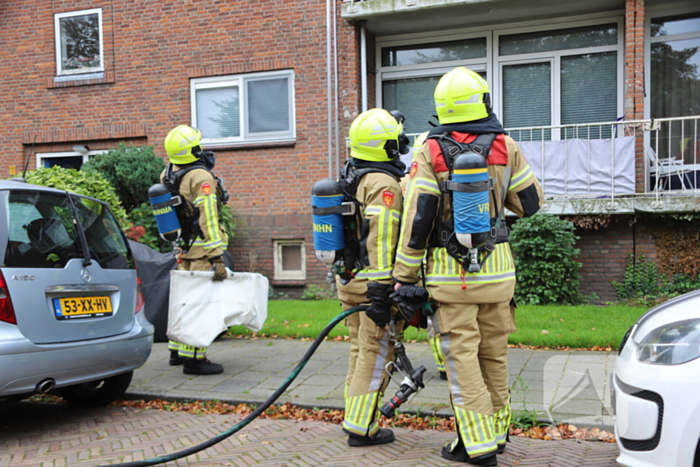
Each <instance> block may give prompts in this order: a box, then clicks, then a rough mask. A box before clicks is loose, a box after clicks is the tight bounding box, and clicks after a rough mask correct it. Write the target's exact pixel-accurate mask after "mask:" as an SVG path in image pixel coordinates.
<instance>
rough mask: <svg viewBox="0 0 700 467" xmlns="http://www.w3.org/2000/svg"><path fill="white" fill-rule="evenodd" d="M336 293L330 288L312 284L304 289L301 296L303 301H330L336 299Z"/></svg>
mask: <svg viewBox="0 0 700 467" xmlns="http://www.w3.org/2000/svg"><path fill="white" fill-rule="evenodd" d="M336 296H337V295H336V293H335V291H334V290H331V289H330V288H321V287H319V286H317V285H315V284H311V285H309V286H307V287H306V288H305V289H304V292H303V293H302V295H301V299H302V300H329V299H332V298H336Z"/></svg>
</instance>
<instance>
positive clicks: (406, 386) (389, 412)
mask: <svg viewBox="0 0 700 467" xmlns="http://www.w3.org/2000/svg"><path fill="white" fill-rule="evenodd" d="M425 371H426V368H425V367H424V366H420V367H419V368H418V369H416V370H414V371H413V373H412V374H411V376H410V377H408V378H406V379H404V381H403V383H401V386H400V387H399V390H398V391H396V395H394V397H392V398H391V399H389V402H387V403H386V404H384V405H382V407H381V408H380V409H379V411H380V412H381V414H382V415H384V416H385V417H386V418H392V417H393V416H394V415H395V413H396V409H398V408H399V407H401V406H402V405H403V403H404V402H406V401H407V400H408V398H409V397H411V395H412V394H414V393H416V392H418V389H419V388H423V387H425V385H424V384H423V374H424V373H425Z"/></svg>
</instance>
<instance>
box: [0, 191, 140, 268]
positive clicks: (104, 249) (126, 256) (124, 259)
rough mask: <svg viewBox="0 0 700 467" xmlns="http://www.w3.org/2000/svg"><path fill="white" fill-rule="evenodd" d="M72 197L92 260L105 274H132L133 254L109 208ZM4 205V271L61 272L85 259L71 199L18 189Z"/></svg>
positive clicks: (60, 195) (81, 198) (59, 194)
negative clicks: (117, 271) (127, 271)
mask: <svg viewBox="0 0 700 467" xmlns="http://www.w3.org/2000/svg"><path fill="white" fill-rule="evenodd" d="M71 197H72V200H73V203H72V205H73V206H74V207H75V211H76V214H77V218H78V221H79V222H80V225H81V226H82V228H83V230H84V232H85V237H86V240H87V245H88V248H89V251H90V258H91V259H92V260H93V261H96V262H98V263H99V264H100V266H101V267H102V268H104V269H132V268H133V265H134V262H133V258H132V256H131V252H130V250H129V248H128V246H127V244H126V240H125V238H124V235H123V234H122V232H121V229H120V228H119V224H118V223H117V221H116V219H115V218H114V216H113V215H112V213H111V212H110V211H109V209H108V208H107V207H106V205H104V204H102V203H100V202H98V201H95V200H92V199H88V198H83V197H81V196H77V195H71ZM4 200H5V201H4V204H5V206H3V210H4V211H5V215H6V216H7V224H6V225H7V226H8V233H7V245H6V247H5V260H4V264H3V267H18V268H19V267H22V268H62V267H64V266H65V264H66V263H67V262H68V261H69V260H71V259H73V258H84V256H85V255H84V254H83V247H82V244H81V241H80V237H79V234H78V230H77V227H76V225H75V224H74V222H73V219H74V217H75V216H74V213H73V208H72V207H71V203H70V202H69V200H68V198H67V195H65V194H63V193H50V192H43V191H37V190H14V191H12V192H10V194H9V196H8V197H6V198H4Z"/></svg>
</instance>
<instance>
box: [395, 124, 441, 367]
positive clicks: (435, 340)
mask: <svg viewBox="0 0 700 467" xmlns="http://www.w3.org/2000/svg"><path fill="white" fill-rule="evenodd" d="M427 137H428V132H427V131H426V132H425V133H421V134H420V135H418V136H416V139H415V141H414V142H413V147H412V153H413V155H415V154H417V153H418V151H420V148H421V147H422V146H423V143H425V139H426V138H427ZM408 178H409V177H408V176H405V177H404V178H402V179H401V190H402V192H403V195H404V196H406V188H408ZM423 264H424V265H425V258H423ZM421 271H422V269H421ZM417 285H419V286H423V280H422V277H421V280H420V281H419V283H418V284H417ZM432 319H433V317H432V316H428V317H427V322H428V328H427V330H428V343H429V344H430V350H431V352H432V354H433V360H435V367H436V368H437V371H438V374H439V375H440V379H443V380H446V379H447V373H446V372H445V356H444V355H442V350H440V336H439V335H438V334H436V333H435V329H434V328H433V326H432Z"/></svg>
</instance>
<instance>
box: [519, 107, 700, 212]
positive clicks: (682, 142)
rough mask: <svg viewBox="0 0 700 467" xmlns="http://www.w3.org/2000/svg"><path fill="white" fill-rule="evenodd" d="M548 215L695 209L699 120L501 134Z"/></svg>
mask: <svg viewBox="0 0 700 467" xmlns="http://www.w3.org/2000/svg"><path fill="white" fill-rule="evenodd" d="M507 130H508V133H509V134H510V136H511V137H513V139H515V140H516V141H518V143H519V145H520V147H521V149H522V151H523V154H524V155H525V157H526V158H527V160H528V162H529V163H530V166H531V168H532V170H533V172H534V173H535V175H536V176H537V179H538V180H539V182H540V184H541V186H542V189H543V191H544V195H545V204H544V206H543V210H544V211H545V212H549V213H552V214H562V215H591V214H631V213H635V212H651V213H668V212H697V211H700V116H693V117H684V118H668V119H658V120H636V121H616V122H606V123H591V124H579V125H561V126H546V127H543V126H541V127H531V128H509V129H507Z"/></svg>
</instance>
